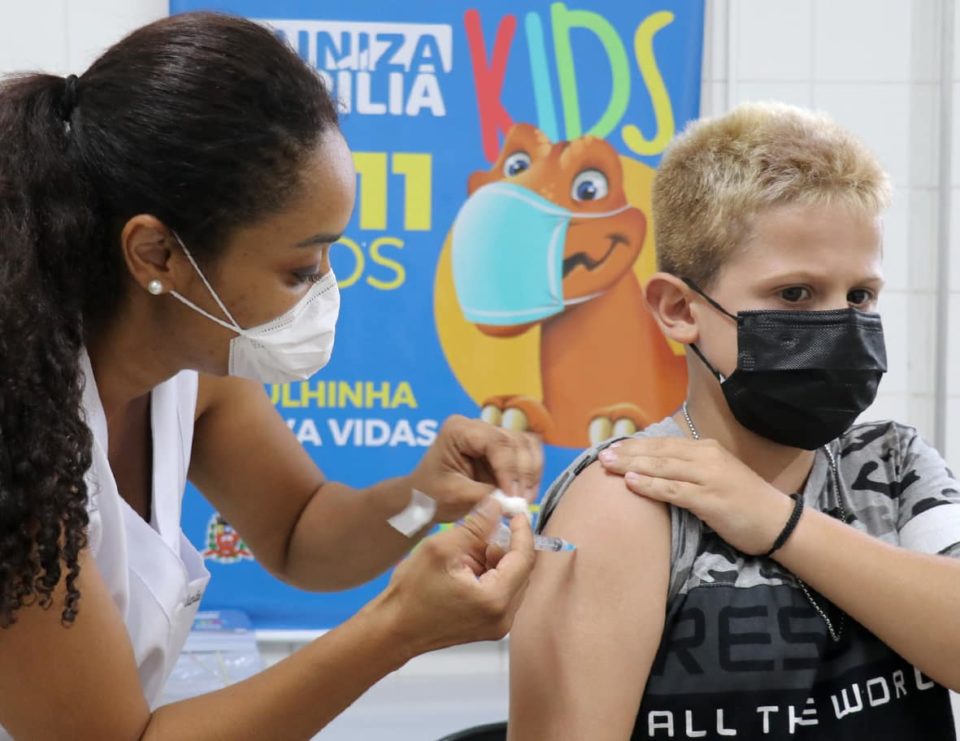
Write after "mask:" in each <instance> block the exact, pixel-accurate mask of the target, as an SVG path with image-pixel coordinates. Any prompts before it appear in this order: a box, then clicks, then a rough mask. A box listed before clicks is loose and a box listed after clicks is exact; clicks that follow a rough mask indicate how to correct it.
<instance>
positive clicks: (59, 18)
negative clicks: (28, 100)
mask: <svg viewBox="0 0 960 741" xmlns="http://www.w3.org/2000/svg"><path fill="white" fill-rule="evenodd" d="M66 8H67V0H34V1H33V2H26V3H15V4H14V3H10V4H9V5H6V6H4V7H3V9H2V10H0V17H2V18H3V21H2V22H0V72H3V73H5V72H15V71H21V70H24V71H25V70H30V71H34V70H43V71H48V72H53V73H56V74H64V73H65V72H66V69H67V41H66V39H67V12H66ZM11 10H13V11H14V12H13V13H11ZM11 16H12V17H11Z"/></svg>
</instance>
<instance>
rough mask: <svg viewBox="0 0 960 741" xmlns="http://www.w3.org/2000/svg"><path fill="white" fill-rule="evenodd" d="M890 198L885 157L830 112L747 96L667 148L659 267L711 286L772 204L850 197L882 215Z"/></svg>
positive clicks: (657, 198) (660, 181) (660, 174)
mask: <svg viewBox="0 0 960 741" xmlns="http://www.w3.org/2000/svg"><path fill="white" fill-rule="evenodd" d="M889 201H890V183H889V180H888V178H887V175H886V173H885V172H884V171H883V168H882V167H881V166H880V163H879V162H878V161H877V159H876V157H874V156H873V154H872V153H871V152H870V151H869V150H867V148H866V147H865V146H864V145H863V144H862V143H861V142H860V141H858V140H857V139H856V138H855V137H854V136H853V135H852V134H851V133H850V132H848V131H846V130H845V129H843V128H841V127H840V126H838V125H837V124H836V123H835V122H834V121H833V120H831V119H830V118H829V117H827V116H826V115H823V114H821V113H814V112H812V111H807V110H804V109H802V108H797V107H795V106H790V105H785V104H783V103H747V104H743V105H740V106H738V107H737V108H735V109H733V110H732V111H730V112H729V113H727V114H725V115H722V116H718V117H716V118H709V119H701V120H699V121H696V122H694V123H692V124H691V125H690V126H689V127H688V128H687V129H686V130H685V131H684V132H683V133H682V134H680V135H679V136H678V137H677V138H676V139H675V140H674V141H673V142H672V143H671V144H670V146H669V147H668V148H667V151H666V152H665V153H664V156H663V160H662V161H661V163H660V167H659V169H658V170H657V176H656V179H655V180H654V184H653V224H654V230H655V236H656V244H657V265H658V268H659V269H660V270H662V271H664V272H667V273H671V274H673V275H677V276H680V277H684V278H689V279H691V280H693V281H695V282H697V283H698V284H699V285H702V286H708V285H710V283H711V282H712V280H713V279H714V278H715V277H716V275H717V273H718V272H719V271H720V268H721V267H722V266H723V264H724V262H725V261H726V259H727V257H728V256H729V255H730V254H731V253H732V252H733V251H734V250H735V249H737V248H738V247H739V246H740V245H743V244H744V243H746V241H747V240H748V239H749V236H750V228H751V223H752V217H753V216H755V215H756V214H758V213H760V212H762V211H764V210H766V209H768V208H771V207H774V206H780V205H792V204H798V205H811V206H818V205H826V204H837V203H842V204H847V205H850V206H853V207H858V208H862V209H865V210H866V211H868V212H869V213H873V214H879V213H880V212H881V211H883V210H884V209H885V208H886V207H887V205H888V204H889Z"/></svg>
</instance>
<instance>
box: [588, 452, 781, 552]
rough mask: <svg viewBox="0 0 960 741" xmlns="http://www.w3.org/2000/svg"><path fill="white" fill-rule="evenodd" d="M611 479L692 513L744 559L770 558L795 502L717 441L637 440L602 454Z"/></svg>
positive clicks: (639, 492)
mask: <svg viewBox="0 0 960 741" xmlns="http://www.w3.org/2000/svg"><path fill="white" fill-rule="evenodd" d="M600 462H601V463H602V464H603V466H604V468H605V469H606V470H607V471H609V472H610V473H616V474H620V475H622V476H624V477H625V480H626V483H627V487H629V488H630V489H631V490H632V491H634V492H635V493H637V494H641V495H643V496H645V497H649V498H650V499H656V500H658V501H660V502H666V503H667V504H673V505H675V506H677V507H683V508H684V509H687V510H690V511H691V512H692V513H693V514H695V515H696V516H697V517H699V518H700V519H701V520H703V521H704V522H705V523H706V524H707V525H709V526H710V527H711V528H713V530H714V531H715V532H716V533H717V534H718V535H719V536H720V537H721V538H723V539H724V540H725V541H726V542H727V543H729V544H730V545H732V546H733V547H734V548H737V549H738V550H740V551H742V552H743V553H747V554H751V555H758V554H762V553H766V552H767V551H768V550H769V549H770V547H771V546H772V545H773V542H774V540H776V538H777V535H779V534H780V531H781V530H782V529H783V527H784V525H785V524H786V522H787V520H788V519H789V517H790V512H791V510H792V508H793V502H792V501H791V500H790V497H788V496H787V495H786V494H784V493H783V492H781V491H779V490H778V489H776V488H775V487H773V486H772V485H771V484H769V483H767V482H766V481H764V480H763V479H762V478H761V477H760V476H758V475H757V474H756V473H754V472H753V470H752V469H750V468H749V467H748V466H747V465H745V464H744V463H742V462H741V461H740V460H739V459H737V458H736V457H735V456H733V455H731V454H730V453H729V452H728V451H727V450H726V449H725V448H724V447H723V446H721V445H720V443H718V442H717V441H716V440H687V439H685V438H671V437H660V438H634V439H630V440H623V441H621V442H619V443H615V444H614V446H613V447H611V448H607V449H606V450H605V451H603V452H602V453H601V454H600Z"/></svg>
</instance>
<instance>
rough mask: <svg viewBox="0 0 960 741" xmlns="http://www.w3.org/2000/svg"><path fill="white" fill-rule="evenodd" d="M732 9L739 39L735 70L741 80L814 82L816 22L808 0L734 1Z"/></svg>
mask: <svg viewBox="0 0 960 741" xmlns="http://www.w3.org/2000/svg"><path fill="white" fill-rule="evenodd" d="M730 7H731V11H732V12H733V14H734V19H735V22H736V24H737V40H738V44H737V48H736V49H735V50H733V54H734V58H735V59H736V63H735V64H734V65H733V67H732V68H733V69H734V70H735V72H736V74H737V76H738V78H739V80H740V81H746V80H751V81H755V80H777V81H780V82H784V81H787V80H809V79H810V76H811V74H810V73H811V71H812V69H813V59H812V55H813V47H812V44H811V43H810V39H811V33H810V31H811V24H812V20H813V19H812V14H811V4H810V3H809V2H808V0H734V2H733V3H732V4H731V6H730ZM772 29H778V31H777V32H774V33H771V30H772Z"/></svg>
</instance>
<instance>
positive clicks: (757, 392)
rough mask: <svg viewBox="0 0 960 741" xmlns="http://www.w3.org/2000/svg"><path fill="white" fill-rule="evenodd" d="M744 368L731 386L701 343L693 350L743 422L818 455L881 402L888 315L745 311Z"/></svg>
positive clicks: (741, 328)
mask: <svg viewBox="0 0 960 741" xmlns="http://www.w3.org/2000/svg"><path fill="white" fill-rule="evenodd" d="M685 282H686V283H687V285H689V286H690V287H691V288H692V289H693V290H695V291H696V292H697V293H699V294H700V295H701V296H703V297H704V298H705V299H706V300H707V301H709V302H710V304H711V305H712V306H713V307H714V308H716V309H718V310H719V311H722V312H723V313H724V314H726V315H727V316H728V317H730V318H731V319H734V320H735V321H736V322H737V369H736V370H735V371H734V372H733V373H732V374H730V376H729V377H728V378H726V379H724V378H723V376H722V375H721V374H720V373H719V372H718V371H717V369H716V368H714V367H713V365H711V364H710V362H709V361H708V360H707V359H706V357H704V355H703V353H702V352H701V351H700V348H698V347H697V346H696V345H695V344H693V345H691V346H690V347H691V348H692V349H693V351H694V352H695V353H696V354H697V356H698V357H699V358H700V359H701V360H702V361H703V362H704V364H705V365H706V366H707V368H709V369H710V371H711V372H712V373H713V375H715V376H716V377H717V380H719V381H720V388H721V390H722V391H723V395H724V397H725V398H726V400H727V404H728V405H729V406H730V411H731V412H733V416H734V417H736V419H737V421H738V422H739V423H740V424H742V425H743V426H744V427H746V428H747V429H748V430H752V431H753V432H755V433H757V434H758V435H761V436H763V437H765V438H767V439H768V440H773V441H774V442H776V443H780V444H781V445H788V446H790V447H792V448H805V449H806V450H814V449H815V448H819V447H820V446H821V445H825V444H826V443H828V442H830V441H831V440H833V439H834V438H836V437H839V436H840V435H841V434H842V433H844V432H845V431H846V430H848V429H849V428H850V425H852V424H853V422H854V420H855V419H856V418H857V417H858V416H859V415H860V414H861V413H862V412H863V410H865V409H866V408H867V407H869V406H870V404H872V403H873V400H874V399H875V398H876V396H877V386H879V384H880V377H881V376H882V375H883V374H884V372H885V371H886V370H887V353H886V349H885V348H884V344H883V326H882V324H881V323H880V315H879V314H873V313H867V312H863V311H857V310H856V309H837V310H833V311H766V310H765V311H740V312H737V315H736V316H734V315H733V314H731V313H730V312H729V311H727V310H726V309H724V308H723V307H722V306H721V305H720V304H718V303H717V302H716V301H714V300H713V299H712V298H710V297H709V296H707V295H706V294H705V293H704V292H703V291H701V290H700V289H699V288H698V287H697V286H696V285H695V284H694V283H693V282H692V281H689V280H685Z"/></svg>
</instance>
